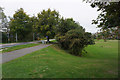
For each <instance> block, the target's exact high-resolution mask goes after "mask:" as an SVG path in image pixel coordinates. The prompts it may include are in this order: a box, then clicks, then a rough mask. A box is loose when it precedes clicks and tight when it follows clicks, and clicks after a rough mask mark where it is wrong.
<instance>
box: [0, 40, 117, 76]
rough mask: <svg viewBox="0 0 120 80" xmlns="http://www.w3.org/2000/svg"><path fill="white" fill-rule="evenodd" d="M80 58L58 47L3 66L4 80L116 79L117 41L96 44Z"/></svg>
mask: <svg viewBox="0 0 120 80" xmlns="http://www.w3.org/2000/svg"><path fill="white" fill-rule="evenodd" d="M86 50H87V52H88V53H87V54H85V55H84V56H83V57H77V56H73V55H70V54H68V53H67V52H65V51H64V50H61V49H60V48H59V47H57V46H56V45H52V46H49V47H47V48H44V49H41V50H38V51H35V52H33V53H31V54H27V55H25V56H23V57H20V58H18V59H15V60H13V61H10V62H7V63H4V64H3V65H2V70H3V73H2V75H3V78H117V76H118V41H116V40H115V41H108V42H103V41H96V44H95V45H90V46H88V47H86Z"/></svg>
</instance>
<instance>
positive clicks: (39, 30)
mask: <svg viewBox="0 0 120 80" xmlns="http://www.w3.org/2000/svg"><path fill="white" fill-rule="evenodd" d="M9 29H10V31H9V41H11V42H15V41H16V37H17V41H18V42H21V41H22V42H23V41H33V40H40V39H45V38H46V36H47V37H49V38H55V39H56V40H57V41H58V44H59V46H60V47H61V48H63V49H65V50H68V51H69V52H70V53H71V54H74V55H78V56H81V55H82V50H83V49H84V47H86V46H87V45H89V44H94V41H93V38H92V35H91V33H88V32H85V29H84V28H83V27H82V26H80V24H79V23H78V22H76V21H74V20H73V19H72V18H63V17H60V14H59V12H57V11H56V10H53V11H52V10H51V9H48V10H43V11H42V12H40V13H38V14H37V16H32V17H30V16H29V15H27V14H26V13H25V12H24V10H23V8H20V9H19V10H17V11H16V12H15V14H13V17H11V18H10V21H9Z"/></svg>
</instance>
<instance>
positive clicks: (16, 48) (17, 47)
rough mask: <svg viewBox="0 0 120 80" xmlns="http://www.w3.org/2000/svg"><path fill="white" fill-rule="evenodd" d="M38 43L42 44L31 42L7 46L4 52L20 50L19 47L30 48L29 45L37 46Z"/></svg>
mask: <svg viewBox="0 0 120 80" xmlns="http://www.w3.org/2000/svg"><path fill="white" fill-rule="evenodd" d="M37 45H40V43H31V44H24V45H17V46H13V47H7V48H6V49H4V50H3V51H2V53H4V52H10V51H14V50H18V49H23V48H28V47H33V46H37Z"/></svg>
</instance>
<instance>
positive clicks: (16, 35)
mask: <svg viewBox="0 0 120 80" xmlns="http://www.w3.org/2000/svg"><path fill="white" fill-rule="evenodd" d="M16 42H17V33H16Z"/></svg>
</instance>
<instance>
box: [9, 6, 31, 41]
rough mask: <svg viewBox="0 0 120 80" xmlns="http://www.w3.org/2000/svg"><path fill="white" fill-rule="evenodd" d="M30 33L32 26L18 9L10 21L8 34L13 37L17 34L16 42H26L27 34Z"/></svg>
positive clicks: (26, 16) (22, 11)
mask: <svg viewBox="0 0 120 80" xmlns="http://www.w3.org/2000/svg"><path fill="white" fill-rule="evenodd" d="M31 31H32V24H31V22H30V18H29V16H28V15H27V14H26V13H25V12H24V10H23V8H20V9H19V10H18V11H16V12H15V14H14V15H13V18H11V19H10V32H11V34H12V35H14V36H15V34H16V33H17V35H18V41H28V40H31V38H28V34H29V33H30V32H31Z"/></svg>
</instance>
